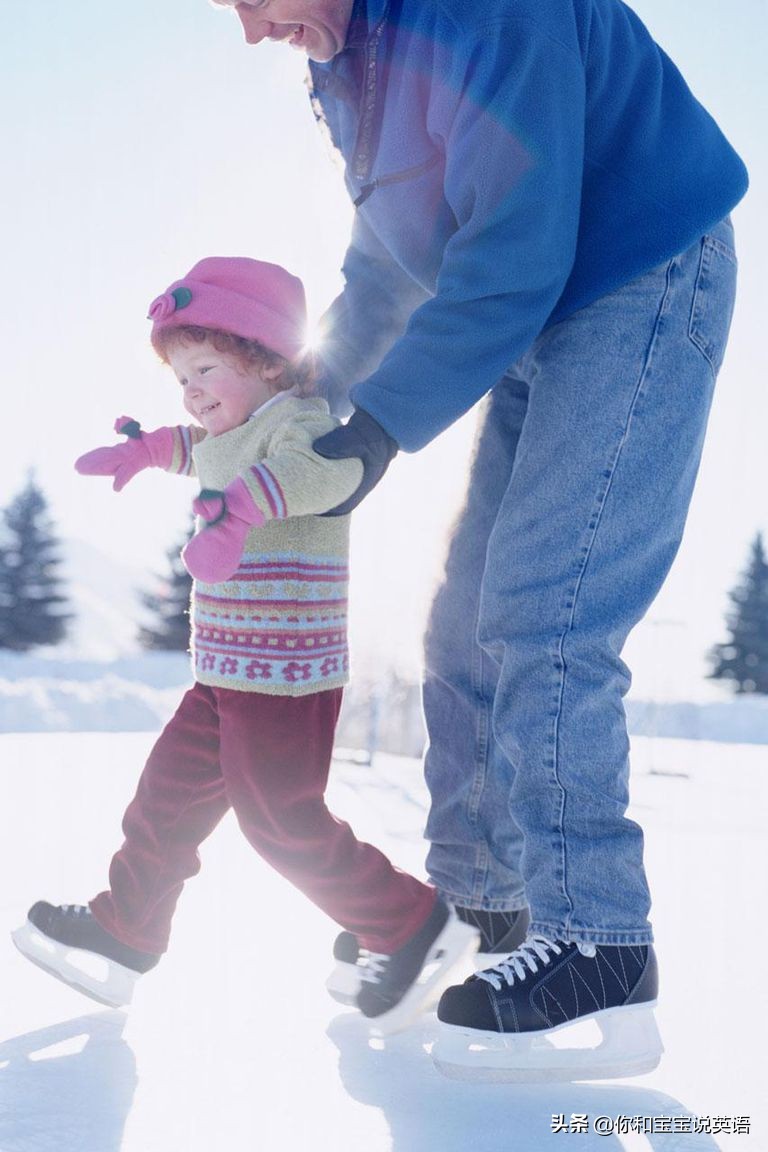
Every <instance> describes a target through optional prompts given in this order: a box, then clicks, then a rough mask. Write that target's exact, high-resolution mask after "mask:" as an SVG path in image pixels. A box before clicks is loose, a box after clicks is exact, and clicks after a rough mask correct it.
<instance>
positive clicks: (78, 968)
mask: <svg viewBox="0 0 768 1152" xmlns="http://www.w3.org/2000/svg"><path fill="white" fill-rule="evenodd" d="M11 935H12V939H13V942H14V944H15V945H16V947H17V948H18V950H19V951H20V952H22V953H23V954H24V955H25V956H26V957H27V959H28V960H31V961H32V963H33V964H37V966H38V967H39V968H42V969H43V970H44V971H46V972H48V973H50V975H51V976H55V977H56V978H57V979H58V980H62V981H63V982H64V983H65V984H69V985H70V987H72V988H76V989H77V990H78V992H84V993H85V995H86V996H90V997H91V999H93V1000H98V1001H99V1003H100V1004H107V1005H108V1006H109V1007H110V1008H122V1007H123V1006H124V1005H126V1004H129V1003H130V1001H131V997H132V996H133V989H134V985H135V983H136V981H137V980H138V978H139V976H141V975H142V974H143V973H144V972H148V971H149V970H150V968H154V966H155V965H156V964H157V962H158V961H159V959H160V957H159V956H156V955H154V954H153V953H150V952H139V951H137V950H136V949H135V948H129V947H128V946H127V945H126V944H121V943H120V941H119V940H117V939H116V938H115V937H114V936H111V935H110V934H109V932H107V931H105V929H104V928H102V927H101V925H100V924H98V923H97V922H96V920H94V918H93V916H92V915H91V910H90V908H88V907H86V906H84V905H82V904H60V905H54V904H48V903H46V901H45V900H38V902H37V903H36V904H33V905H32V907H31V908H30V910H29V913H28V918H27V922H26V924H23V925H22V927H21V928H17V929H16V931H15V932H13V933H12V934H11Z"/></svg>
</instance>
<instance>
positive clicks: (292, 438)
mask: <svg viewBox="0 0 768 1152" xmlns="http://www.w3.org/2000/svg"><path fill="white" fill-rule="evenodd" d="M329 423H330V421H329V419H328V417H327V416H325V417H324V416H319V415H318V414H317V413H302V414H300V415H299V416H297V417H296V418H295V419H293V420H291V421H289V422H287V423H286V424H284V425H282V426H281V427H280V428H279V429H278V430H277V432H276V433H275V435H274V437H273V439H272V442H271V443H270V445H269V449H268V452H267V455H266V457H265V458H264V459H263V460H262V461H260V462H259V463H258V464H254V465H253V466H252V467H251V468H249V469H248V470H247V471H246V472H244V473H242V474H241V475H240V476H238V477H237V478H236V479H235V480H233V481H232V483H231V484H228V485H227V486H226V488H225V489H224V491H223V492H209V491H203V492H201V493H200V496H199V497H198V499H197V500H195V502H194V505H193V507H194V509H195V511H196V512H197V514H198V515H199V516H201V517H202V518H203V519H204V520H205V521H207V525H206V526H205V527H204V528H203V529H202V530H201V531H200V532H198V533H197V535H196V536H193V538H192V540H191V541H190V542H189V544H187V546H186V548H185V549H184V551H183V553H182V555H183V558H184V563H185V564H186V566H187V569H188V570H189V572H190V573H191V574H192V575H193V576H195V577H196V578H197V579H199V580H205V581H206V582H207V583H209V584H215V583H217V582H219V581H221V580H228V579H229V578H230V577H231V576H232V575H233V574H234V573H235V572H236V571H237V568H238V567H239V564H240V559H241V557H242V554H243V548H244V546H245V541H246V537H247V536H248V532H249V531H250V529H251V528H254V527H261V526H262V525H263V524H266V523H267V521H269V520H285V519H287V518H288V517H289V516H311V515H318V514H320V513H322V512H327V511H328V509H330V508H335V507H336V505H337V504H339V503H341V502H342V501H343V500H346V499H347V497H348V496H350V495H351V493H352V492H354V491H356V489H357V487H358V485H359V484H360V480H361V478H362V474H363V465H362V463H361V462H360V461H359V460H357V459H355V458H351V459H349V458H348V459H344V460H326V459H324V458H323V457H322V456H318V454H317V453H316V452H314V451H313V449H312V442H313V440H315V439H316V438H317V437H318V436H320V435H322V433H323V432H325V431H327V430H328V425H329Z"/></svg>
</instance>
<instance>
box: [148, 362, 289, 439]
mask: <svg viewBox="0 0 768 1152" xmlns="http://www.w3.org/2000/svg"><path fill="white" fill-rule="evenodd" d="M167 355H168V362H169V364H170V365H171V367H172V368H173V370H174V372H175V373H176V377H177V379H178V381H179V383H180V384H181V387H182V389H183V392H184V407H185V408H186V410H187V412H189V414H190V415H191V416H194V418H195V420H197V422H198V423H199V424H202V426H203V428H205V430H206V432H207V433H208V435H209V436H219V435H221V433H222V432H230V431H231V430H232V429H233V428H237V427H239V425H241V424H245V422H246V420H247V419H248V417H249V416H250V415H251V413H252V412H255V411H256V409H257V408H259V407H260V406H261V405H262V404H264V403H266V401H267V400H269V399H270V398H271V397H272V396H273V395H274V392H275V388H274V382H275V381H276V380H277V379H278V377H279V376H280V375H281V374H282V371H283V369H282V368H281V367H279V366H272V367H267V366H266V365H249V364H244V363H240V361H239V360H238V359H237V358H236V357H235V356H232V355H228V354H227V353H225V352H219V351H218V349H217V348H215V347H214V345H213V344H212V343H211V341H210V340H204V341H203V342H202V343H187V342H185V341H184V342H183V341H181V340H179V341H175V342H174V343H173V344H172V345H171V347H169V348H168V353H167Z"/></svg>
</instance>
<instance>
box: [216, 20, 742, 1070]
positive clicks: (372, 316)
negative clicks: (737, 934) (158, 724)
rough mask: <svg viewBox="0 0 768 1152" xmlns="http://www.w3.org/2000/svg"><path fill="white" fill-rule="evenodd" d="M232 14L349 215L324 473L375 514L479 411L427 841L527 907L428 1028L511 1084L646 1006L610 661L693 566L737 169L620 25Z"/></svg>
mask: <svg viewBox="0 0 768 1152" xmlns="http://www.w3.org/2000/svg"><path fill="white" fill-rule="evenodd" d="M236 8H237V13H238V15H239V17H240V20H241V22H242V24H243V27H244V29H245V32H246V38H247V39H248V40H249V42H250V43H258V42H259V41H260V40H261V39H264V38H270V39H275V40H288V41H290V42H291V43H292V44H293V45H294V46H295V47H298V48H301V49H303V50H304V51H306V52H307V54H308V56H309V57H310V59H311V61H312V64H311V73H312V80H313V99H314V102H315V109H316V113H317V115H318V117H319V118H320V119H322V120H323V121H324V122H325V124H326V125H327V127H328V130H329V131H330V134H331V137H332V139H333V141H334V143H335V145H336V147H337V148H338V149H339V151H340V152H341V153H342V155H343V157H344V159H345V161H346V183H347V187H348V190H349V192H350V195H351V197H352V198H353V201H354V203H355V205H356V207H357V213H356V217H355V223H354V230H353V235H352V242H351V245H350V248H349V251H348V253H347V256H346V260H345V264H344V273H345V278H346V287H345V290H344V292H343V293H342V295H341V296H340V297H339V299H338V300H337V301H335V303H334V304H333V305H332V307H331V309H330V310H329V313H328V315H327V317H326V328H327V341H326V345H325V351H324V360H325V367H326V376H327V381H328V387H329V391H330V392H331V393H334V394H336V395H337V396H343V395H346V393H347V391H348V390H350V386H351V391H350V395H351V399H352V402H353V404H354V405H355V409H356V411H355V412H354V414H353V416H352V417H351V419H350V421H349V423H348V424H347V425H346V427H344V428H342V429H339V430H338V431H337V432H335V433H332V434H331V436H330V437H328V438H326V439H325V440H324V441H323V442H318V445H317V447H318V450H319V451H322V452H323V453H325V454H327V455H335V454H337V455H358V456H360V455H361V456H363V457H364V458H365V461H366V465H367V479H366V480H365V481H364V483H363V486H362V487H361V490H360V492H359V493H358V497H360V496H361V495H362V494H364V493H365V491H367V490H369V488H370V487H371V486H372V484H373V483H375V482H376V481H377V479H378V478H379V477H380V476H381V474H382V473H383V470H384V468H386V466H387V464H388V462H389V460H390V459H391V456H392V455H393V454H394V452H395V451H396V450H397V447H401V448H404V449H406V450H409V451H415V450H418V449H419V448H421V447H422V446H423V445H424V444H426V443H427V442H428V441H429V440H431V439H432V438H433V437H434V436H436V435H437V434H438V433H439V432H440V431H442V430H443V429H444V428H446V427H447V426H448V425H449V424H450V423H452V422H453V421H454V420H455V419H456V418H457V417H458V416H460V415H461V414H462V413H463V412H465V411H466V410H467V409H468V408H469V407H470V406H471V405H472V404H474V403H475V401H477V400H478V399H480V397H481V396H483V395H484V394H485V393H487V392H488V391H489V390H490V389H492V391H491V394H490V397H489V399H488V400H487V402H486V408H485V412H484V418H483V423H482V427H481V430H480V433H479V437H478V441H477V446H476V452H475V457H474V463H473V469H472V475H471V479H470V485H469V491H468V496H467V504H466V508H465V511H464V515H463V517H462V520H461V522H460V524H459V526H458V529H457V531H456V535H455V537H454V540H453V543H452V546H451V551H450V555H449V559H448V564H447V576H446V582H445V584H444V586H443V588H442V589H441V591H440V593H439V594H438V597H437V600H436V603H435V606H434V609H433V613H432V619H431V622H430V630H429V635H428V639H427V646H426V654H427V671H426V682H425V710H426V714H427V721H428V726H429V734H430V747H429V752H428V755H427V763H426V773H427V781H428V783H429V786H430V790H431V795H432V808H431V812H430V817H429V823H428V828H427V835H428V837H429V839H430V840H431V842H432V846H431V849H430V853H429V857H428V867H429V871H430V875H431V878H432V879H433V881H434V882H435V884H436V885H437V886H438V888H439V889H440V890H441V892H442V893H443V894H444V895H445V896H446V897H447V898H448V899H450V900H451V901H453V902H454V903H455V904H456V905H458V906H459V907H460V908H465V909H476V910H483V911H484V912H486V913H499V912H503V913H507V914H510V913H514V912H520V911H522V909H523V908H524V907H525V904H526V900H527V901H528V903H529V904H530V908H531V936H529V938H528V942H527V943H526V944H525V945H524V946H523V947H522V948H521V949H520V950H519V951H518V952H516V953H515V954H514V958H510V962H508V963H502V964H501V965H500V966H499V967H498V968H497V969H496V970H495V972H492V973H489V974H488V975H487V976H483V975H481V976H480V977H479V978H477V979H475V980H473V981H472V982H470V983H468V984H467V985H464V986H463V987H462V988H460V989H451V990H449V993H447V994H446V996H445V997H444V998H443V1001H442V1003H441V1006H440V1010H439V1015H440V1016H441V1019H442V1020H444V1021H445V1022H446V1023H447V1024H448V1025H449V1026H450V1027H453V1028H455V1029H458V1030H463V1032H468V1033H469V1034H475V1035H476V1036H480V1035H485V1034H492V1033H497V1034H499V1033H500V1034H502V1035H503V1037H504V1039H505V1041H506V1049H505V1051H506V1055H502V1057H501V1059H502V1060H504V1061H506V1065H507V1067H512V1066H513V1065H515V1061H518V1062H524V1057H523V1056H522V1055H521V1051H519V1050H518V1051H516V1050H515V1044H514V1043H510V1041H511V1040H517V1039H518V1037H517V1036H516V1035H515V1034H518V1033H522V1034H524V1037H528V1038H529V1037H530V1034H531V1033H534V1032H537V1033H541V1032H542V1031H543V1032H544V1034H545V1035H546V1032H547V1031H548V1030H549V1029H551V1028H553V1027H555V1026H557V1025H559V1024H562V1023H564V1022H567V1021H569V1020H572V1019H575V1018H577V1017H581V1016H583V1015H585V1014H587V1013H591V1012H595V1011H597V1013H598V1017H599V1020H598V1022H599V1023H608V1022H610V1023H611V1026H612V1021H613V1019H614V1016H615V1014H616V1013H617V1012H618V1018H619V1019H620V1021H621V1020H623V1021H626V1020H628V1019H629V1018H630V1014H631V1011H632V1009H633V1006H636V1005H638V1004H649V1003H652V1002H653V1000H654V997H655V988H656V975H655V960H654V957H653V949H652V947H651V942H652V933H651V928H650V924H649V922H648V918H647V917H648V910H649V904H650V899H649V894H648V889H647V885H646V882H645V877H644V872H643V864H642V833H641V831H640V829H639V828H638V827H637V825H636V824H634V823H633V822H631V821H629V820H627V819H626V816H625V810H626V805H627V781H628V740H627V735H626V724H625V717H624V711H623V706H622V697H623V695H624V693H625V692H626V690H627V688H628V685H629V675H628V670H627V668H626V666H625V665H624V664H623V663H622V661H621V659H620V653H621V650H622V647H623V644H624V641H625V640H626V637H627V635H628V633H629V631H630V630H631V628H632V627H633V626H634V625H635V624H636V623H637V621H638V620H639V619H641V618H642V616H643V615H644V613H645V612H646V611H647V609H648V607H649V605H650V603H651V602H652V600H653V598H654V596H655V595H656V593H657V592H658V590H659V588H660V586H661V584H662V582H663V580H664V578H665V576H666V574H667V572H668V570H669V567H670V565H671V563H672V560H673V558H674V555H675V553H676V551H677V547H678V545H679V541H680V538H681V534H682V530H683V526H684V522H685V517H686V514H687V509H688V505H689V501H690V497H691V492H692V489H693V484H694V480H695V475H696V471H697V468H698V462H699V458H700V452H701V445H702V441H703V436H704V431H705V427H706V421H707V416H708V412H709V405H710V400H711V396H712V390H713V386H714V381H715V377H716V375H717V372H718V370H719V368H720V364H721V362H722V357H723V353H724V350H725V344H726V341H727V335H728V329H729V325H730V318H731V314H732V308H733V299H734V291H735V273H736V260H735V256H734V251H733V234H732V228H731V225H730V221H729V219H727V214H728V212H729V211H730V209H731V208H732V207H733V206H734V205H735V204H736V203H737V202H738V201H739V200H740V198H741V197H742V196H743V194H744V192H745V190H746V186H747V178H746V172H745V169H744V166H743V164H742V163H741V161H740V160H739V158H738V156H737V155H736V154H735V153H734V151H733V149H732V148H731V147H730V146H729V144H728V143H727V141H726V140H725V138H724V137H723V135H722V134H721V132H720V131H719V129H718V128H717V126H716V124H715V123H714V121H713V120H712V119H711V117H710V116H709V115H708V114H707V113H706V111H705V110H704V109H703V108H702V107H701V105H700V104H698V102H697V101H696V100H695V99H694V97H693V96H692V95H691V93H690V91H689V90H688V88H687V86H686V85H685V82H684V81H683V79H682V77H681V76H680V74H679V72H678V71H677V69H676V68H675V66H674V65H673V64H672V62H671V61H670V60H669V58H668V57H667V56H666V55H665V54H664V53H663V52H662V51H661V49H660V48H659V47H658V46H657V45H656V44H655V43H654V42H653V40H652V38H651V37H650V35H649V33H648V32H647V30H646V29H645V27H644V26H643V25H642V23H641V22H640V20H639V19H638V18H637V17H636V16H635V15H634V13H633V12H632V11H631V10H630V9H628V8H627V7H626V6H625V5H624V4H622V3H620V2H619V0H487V2H486V3H484V4H482V5H475V4H468V3H466V0H367V2H365V0H355V3H354V4H353V3H352V0H340V2H334V0H315V2H313V0H263V2H260V3H251V2H244V3H240V4H237V5H236ZM346 507H348V506H345V508H346ZM539 970H540V971H539ZM611 974H613V976H612V975H611ZM614 977H615V978H614ZM579 989H581V990H583V994H582V996H581V997H580V996H579V994H578V990H579ZM606 1013H607V1014H608V1015H606ZM611 1014H613V1015H611ZM646 1041H647V1042H646ZM654 1043H655V1041H653V1040H650V1041H648V1040H647V1036H646V1037H645V1039H643V1040H638V1041H637V1045H636V1048H635V1051H634V1054H635V1057H636V1058H635V1059H634V1062H633V1060H632V1059H629V1058H628V1059H625V1060H624V1061H623V1063H622V1060H621V1059H618V1061H617V1062H614V1064H613V1065H612V1066H611V1067H612V1069H613V1074H617V1073H618V1071H626V1070H627V1069H630V1070H638V1069H639V1068H645V1067H648V1066H650V1065H651V1063H652V1061H653V1059H654ZM481 1046H482V1045H478V1044H476V1045H475V1048H478V1047H481ZM631 1047H632V1042H631V1040H630V1041H628V1042H627V1043H626V1044H624V1046H623V1051H624V1053H625V1054H626V1053H627V1052H628V1051H629V1049H630V1048H631ZM619 1050H622V1045H621V1044H619V1045H618V1048H617V1051H619ZM655 1058H657V1051H656V1057H655ZM484 1059H485V1058H484V1057H483V1056H482V1055H478V1054H477V1052H475V1055H474V1056H472V1057H467V1060H468V1061H469V1063H470V1064H472V1062H474V1064H475V1066H477V1065H479V1066H481V1067H483V1066H487V1067H490V1066H491V1064H492V1063H493V1060H492V1059H491V1058H488V1063H487V1064H485V1065H484V1063H483V1061H484ZM493 1059H496V1057H494V1058H493ZM447 1063H448V1064H453V1066H454V1067H456V1066H459V1065H463V1064H464V1060H463V1058H462V1057H461V1056H459V1055H456V1054H455V1052H454V1053H453V1054H452V1055H451V1056H450V1057H449V1059H448V1060H447ZM597 1074H609V1073H608V1072H606V1070H605V1065H601V1066H600V1068H598V1069H597Z"/></svg>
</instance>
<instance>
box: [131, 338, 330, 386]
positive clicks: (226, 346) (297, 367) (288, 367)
mask: <svg viewBox="0 0 768 1152" xmlns="http://www.w3.org/2000/svg"><path fill="white" fill-rule="evenodd" d="M206 340H208V341H209V342H210V343H211V344H213V346H214V348H215V349H216V351H217V352H222V353H223V354H224V355H226V356H231V357H232V359H233V360H236V361H237V362H238V364H239V365H240V366H241V368H243V369H244V370H245V371H248V372H250V371H251V370H252V369H253V368H256V369H258V370H261V369H262V368H278V367H280V368H282V369H283V371H282V373H281V375H280V376H278V377H277V379H276V380H270V382H269V383H270V386H271V387H273V388H274V390H275V392H287V391H288V389H289V388H295V389H296V391H297V393H298V395H299V396H311V395H312V393H313V391H314V385H315V379H316V376H317V370H316V367H315V360H314V356H313V355H312V353H311V352H308V353H306V354H305V355H304V356H302V357H301V359H300V360H286V358H285V357H284V356H280V355H279V354H278V353H277V352H273V351H272V350H271V349H269V348H265V346H264V345H263V344H262V343H261V342H260V341H259V340H247V339H246V338H245V337H244V336H236V335H235V334H234V333H233V332H222V331H221V330H220V329H218V328H201V327H200V326H199V325H197V324H180V325H179V327H178V328H164V329H161V330H160V331H159V332H156V333H155V334H154V336H153V339H152V343H153V345H154V348H155V351H156V352H157V354H158V356H159V357H160V359H161V360H162V361H163V363H164V364H168V363H169V359H168V352H169V350H170V349H171V348H172V347H173V346H174V345H175V344H187V345H188V344H204V343H205V341H206Z"/></svg>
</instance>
